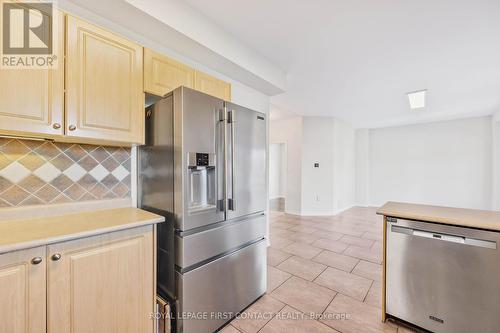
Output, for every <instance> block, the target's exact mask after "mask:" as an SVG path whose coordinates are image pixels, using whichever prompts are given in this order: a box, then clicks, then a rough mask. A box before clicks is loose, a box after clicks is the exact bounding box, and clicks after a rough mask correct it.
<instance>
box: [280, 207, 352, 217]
mask: <svg viewBox="0 0 500 333" xmlns="http://www.w3.org/2000/svg"><path fill="white" fill-rule="evenodd" d="M355 206H356V205H351V206H348V207H346V208H342V209H338V210H336V211H321V212H318V211H300V212H299V211H290V210H285V213H286V214H291V215H298V216H333V215H337V214H340V213H343V212H345V211H346V210H348V209H351V208H352V207H355Z"/></svg>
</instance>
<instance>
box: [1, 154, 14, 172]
mask: <svg viewBox="0 0 500 333" xmlns="http://www.w3.org/2000/svg"><path fill="white" fill-rule="evenodd" d="M11 163H12V160H10V159H8V158H7V156H5V155H4V154H2V153H0V169H3V168H5V167H6V166H7V165H9V164H11Z"/></svg>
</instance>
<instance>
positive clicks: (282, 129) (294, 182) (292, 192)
mask: <svg viewBox="0 0 500 333" xmlns="http://www.w3.org/2000/svg"><path fill="white" fill-rule="evenodd" d="M269 143H285V144H286V168H287V172H286V194H285V198H286V200H285V211H286V212H287V213H291V214H300V212H301V201H302V182H301V178H302V177H301V173H302V162H301V161H302V118H301V117H291V118H287V119H280V120H278V121H271V122H270V128H269Z"/></svg>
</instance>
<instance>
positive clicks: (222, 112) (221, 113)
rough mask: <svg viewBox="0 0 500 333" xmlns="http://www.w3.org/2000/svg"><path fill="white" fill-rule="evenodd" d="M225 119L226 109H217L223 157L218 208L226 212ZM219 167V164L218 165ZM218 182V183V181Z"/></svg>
mask: <svg viewBox="0 0 500 333" xmlns="http://www.w3.org/2000/svg"><path fill="white" fill-rule="evenodd" d="M226 120H227V110H226V108H225V107H224V108H223V109H221V110H219V121H218V123H219V133H220V132H221V131H222V140H223V142H222V149H223V152H222V155H223V159H224V163H222V164H223V165H222V199H219V202H220V206H219V207H220V210H221V211H222V212H226V210H227V167H226V166H227V128H226ZM218 167H219V168H220V167H221V166H220V165H219V166H218ZM219 184H220V183H219Z"/></svg>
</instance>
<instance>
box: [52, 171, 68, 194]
mask: <svg viewBox="0 0 500 333" xmlns="http://www.w3.org/2000/svg"><path fill="white" fill-rule="evenodd" d="M50 184H51V185H52V186H54V187H55V188H57V189H58V190H59V191H61V192H63V191H64V190H66V189H67V188H68V187H70V186H71V185H72V184H73V182H72V181H71V179H69V178H68V177H67V176H66V175H59V176H57V177H56V178H55V179H54V180H53V181H51V182H50Z"/></svg>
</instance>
